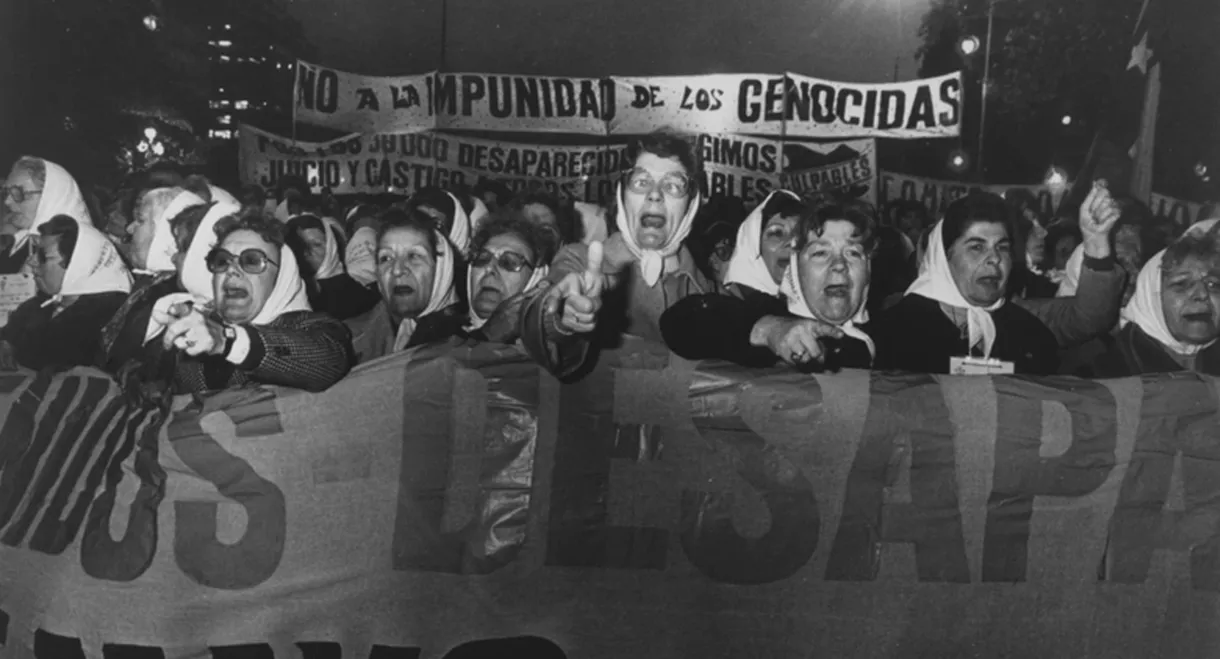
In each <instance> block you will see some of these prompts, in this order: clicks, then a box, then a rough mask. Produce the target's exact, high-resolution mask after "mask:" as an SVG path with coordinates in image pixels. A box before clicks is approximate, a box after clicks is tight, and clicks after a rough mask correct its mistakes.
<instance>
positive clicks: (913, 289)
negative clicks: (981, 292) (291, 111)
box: [906, 220, 1004, 358]
mask: <svg viewBox="0 0 1220 659" xmlns="http://www.w3.org/2000/svg"><path fill="white" fill-rule="evenodd" d="M944 224H945V222H944V220H941V221H939V222H937V223H936V226H934V227H932V233H931V235H929V236H928V249H927V251H925V252H924V255H923V262H922V263H920V265H919V277H918V278H917V279H916V280H915V283H913V284H911V286H910V287H909V288H907V292H906V294H907V295H919V296H921V297H926V298H928V299H930V300H935V301H937V302H940V303H942V304H945V305H948V306H950V307H953V308H955V309H965V310H966V325H967V333H968V336H969V341H970V345H969V349H972V348H973V347H974V346H975V345H978V344H979V343H980V342H982V344H983V357H985V358H990V357H991V349H992V348H993V347H995V337H996V329H995V320H993V319H992V317H991V312H992V311H995V310H996V309H999V308H1000V307H1002V306H1004V298H1003V297H1002V296H1001V297H1000V299H999V300H996V302H995V303H994V304H992V305H991V306H989V307H979V306H975V305H973V304H970V303H969V302H967V301H966V298H965V297H964V296H962V292H961V291H960V290H958V288H957V283H956V282H955V281H954V280H953V273H952V271H950V269H949V257H948V255H947V254H946V253H945V242H944V238H943V237H942V236H943V232H944ZM969 349H968V351H969Z"/></svg>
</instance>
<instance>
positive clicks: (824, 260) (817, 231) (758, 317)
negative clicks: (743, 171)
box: [661, 202, 876, 371]
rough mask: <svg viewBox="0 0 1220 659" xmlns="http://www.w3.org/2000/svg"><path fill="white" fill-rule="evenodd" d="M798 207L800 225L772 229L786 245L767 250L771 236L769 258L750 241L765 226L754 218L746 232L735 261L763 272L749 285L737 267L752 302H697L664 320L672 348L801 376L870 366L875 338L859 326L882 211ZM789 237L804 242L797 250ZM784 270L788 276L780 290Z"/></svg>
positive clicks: (860, 206) (738, 281)
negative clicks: (784, 367)
mask: <svg viewBox="0 0 1220 659" xmlns="http://www.w3.org/2000/svg"><path fill="white" fill-rule="evenodd" d="M791 209H792V210H795V211H797V212H799V213H800V215H799V217H798V218H792V219H793V220H795V224H796V226H793V227H789V226H788V218H780V222H781V223H780V224H777V223H774V222H768V224H767V225H765V226H766V227H767V228H780V227H782V228H783V232H782V235H783V238H784V240H783V241H780V240H779V238H780V236H779V235H776V236H774V237H773V238H774V239H773V240H772V241H770V242H772V243H773V244H772V247H774V249H770V250H769V249H768V246H767V244H768V242H769V241H768V240H767V235H766V229H764V231H763V240H762V247H761V252H760V250H759V246H758V243H754V245H753V246H750V243H751V242H753V241H752V239H750V238H749V235H751V234H756V233H757V232H758V228H757V227H758V226H759V225H760V224H761V221H760V220H759V221H754V222H753V224H754V226H753V227H751V226H749V225H750V224H751V221H752V219H754V218H751V220H747V221H746V224H745V225H743V226H742V232H741V233H739V234H738V235H739V241H738V250H740V253H739V254H734V262H735V263H739V264H745V263H750V262H753V263H754V264H755V265H754V267H753V268H752V275H751V276H749V277H745V276H743V275H742V272H743V270H742V269H738V276H737V277H736V278H735V283H734V286H735V287H737V288H738V290H745V291H746V293H745V295H744V296H741V297H738V296H724V295H720V296H717V295H700V296H692V297H689V298H686V299H684V300H682V301H681V302H679V303H678V304H677V305H675V306H673V307H671V308H670V309H669V311H666V312H665V315H664V316H662V319H661V328H662V330H663V331H664V332H665V340H666V344H667V345H668V346H669V347H670V349H671V350H673V351H674V352H675V353H677V354H678V355H681V356H683V357H686V358H688V359H706V358H717V359H725V360H728V361H732V362H734V363H737V364H741V365H743V366H752V367H765V366H771V365H773V364H775V363H777V362H779V361H784V362H787V363H789V364H792V365H795V366H797V367H798V368H799V369H801V370H802V371H814V370H823V369H826V368H829V369H836V368H844V367H846V368H868V367H869V365H870V364H871V363H872V357H873V351H874V348H873V344H872V339H870V338H869V337H868V335H867V334H866V333H865V332H864V331H863V330H862V329H861V328H860V327H859V326H860V325H862V324H864V323H865V322H867V320H868V317H867V313H866V312H865V310H864V304H865V302H866V300H867V298H868V284H869V276H870V271H871V268H870V266H871V262H870V259H871V256H872V250H873V248H874V246H875V237H876V233H875V229H876V222H875V213H874V212H873V211H872V208H871V207H870V206H868V205H867V204H864V203H861V202H855V203H845V204H823V205H822V206H820V207H818V208H817V209H813V210H811V209H806V208H804V207H803V206H800V207H791ZM763 214H765V213H763ZM760 215H761V214H760ZM742 234H746V239H745V240H743V239H742V238H741V236H742ZM788 236H792V238H793V239H794V240H795V245H794V248H793V249H791V251H789V249H788V245H792V244H793V243H791V242H789V241H788ZM743 243H745V244H744V245H743ZM756 253H761V254H762V256H756ZM768 254H769V255H770V256H768ZM790 255H791V256H790ZM779 263H782V264H783V269H782V270H781V271H780V274H779V276H778V279H779V281H778V282H777V283H775V284H772V282H773V281H774V278H775V277H776V275H775V274H774V268H775V266H776V265H777V264H779ZM732 272H733V270H732V269H731V270H730V276H732ZM742 282H749V283H750V284H753V285H754V286H758V287H760V288H761V287H764V286H765V287H768V289H773V290H775V294H771V293H770V290H759V288H754V286H751V285H749V284H743V283H742Z"/></svg>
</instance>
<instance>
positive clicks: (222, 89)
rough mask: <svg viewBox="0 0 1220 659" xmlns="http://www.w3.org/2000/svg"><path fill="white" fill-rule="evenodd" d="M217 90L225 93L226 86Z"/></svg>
mask: <svg viewBox="0 0 1220 659" xmlns="http://www.w3.org/2000/svg"><path fill="white" fill-rule="evenodd" d="M217 91H219V92H220V93H221V94H223V93H225V88H224V87H221V88H219V89H218V90H217Z"/></svg>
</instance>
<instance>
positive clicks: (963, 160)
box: [949, 149, 970, 174]
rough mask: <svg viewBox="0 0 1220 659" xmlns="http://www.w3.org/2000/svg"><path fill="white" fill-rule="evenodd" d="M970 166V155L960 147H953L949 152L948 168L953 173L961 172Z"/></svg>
mask: <svg viewBox="0 0 1220 659" xmlns="http://www.w3.org/2000/svg"><path fill="white" fill-rule="evenodd" d="M969 167H970V157H969V156H967V155H966V152H965V151H963V150H962V149H954V150H953V152H952V153H950V154H949V169H951V170H953V173H955V174H961V173H962V172H964V171H966V169H968V168H969Z"/></svg>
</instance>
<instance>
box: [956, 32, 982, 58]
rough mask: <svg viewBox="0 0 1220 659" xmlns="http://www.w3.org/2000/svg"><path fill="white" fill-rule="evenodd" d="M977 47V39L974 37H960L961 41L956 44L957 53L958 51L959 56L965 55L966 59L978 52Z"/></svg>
mask: <svg viewBox="0 0 1220 659" xmlns="http://www.w3.org/2000/svg"><path fill="white" fill-rule="evenodd" d="M979 46H980V44H979V38H978V37H976V36H974V35H970V36H966V37H962V39H961V40H960V41H958V42H957V49H958V51H960V52H961V54H963V55H965V56H966V57H969V56H971V55H973V54H975V53H977V52H979Z"/></svg>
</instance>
